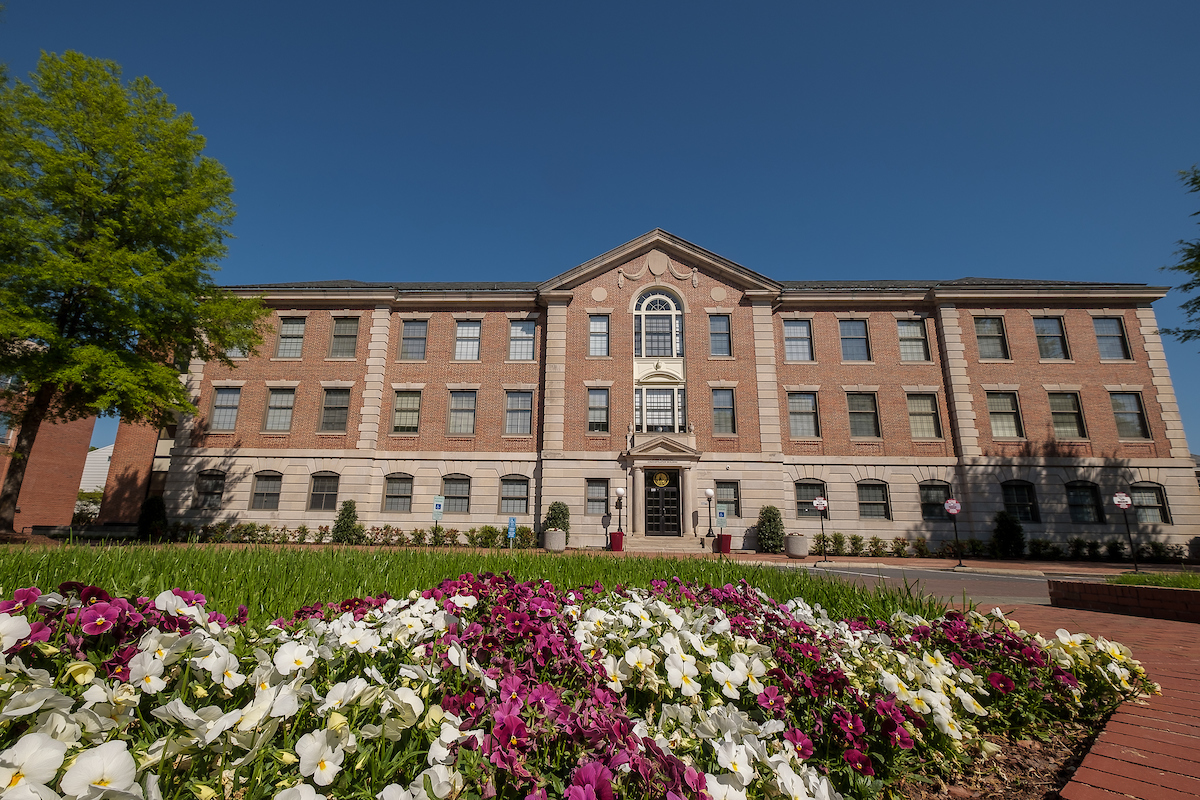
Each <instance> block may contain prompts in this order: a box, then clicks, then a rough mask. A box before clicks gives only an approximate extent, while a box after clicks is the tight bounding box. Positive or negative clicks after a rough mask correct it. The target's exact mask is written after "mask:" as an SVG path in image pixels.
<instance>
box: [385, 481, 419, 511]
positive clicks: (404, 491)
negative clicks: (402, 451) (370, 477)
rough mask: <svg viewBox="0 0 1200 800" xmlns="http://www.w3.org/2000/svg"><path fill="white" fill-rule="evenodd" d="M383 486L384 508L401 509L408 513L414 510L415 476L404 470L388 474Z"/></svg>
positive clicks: (388, 509)
mask: <svg viewBox="0 0 1200 800" xmlns="http://www.w3.org/2000/svg"><path fill="white" fill-rule="evenodd" d="M384 480H385V481H386V483H385V485H384V487H383V510H384V511H399V512H401V513H404V514H407V513H409V512H410V511H412V493H413V478H412V475H407V474H405V473H403V472H396V473H393V474H391V475H388V476H387V478H385V479H384Z"/></svg>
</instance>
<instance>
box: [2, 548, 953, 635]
mask: <svg viewBox="0 0 1200 800" xmlns="http://www.w3.org/2000/svg"><path fill="white" fill-rule="evenodd" d="M0 552H3V555H2V556H0V596H3V597H6V598H7V597H11V596H12V593H13V591H14V590H16V589H19V588H22V587H26V586H37V587H39V588H40V589H41V590H42V591H52V590H53V589H54V588H55V587H57V586H58V585H59V584H60V583H62V582H63V581H68V580H72V581H82V582H84V583H90V584H93V585H95V586H99V587H101V588H103V589H105V590H106V591H108V592H110V593H113V594H116V595H121V596H134V597H136V596H148V597H154V596H155V595H157V594H158V593H159V592H162V591H164V590H166V589H171V588H174V587H180V588H184V589H193V590H196V591H199V592H202V593H203V594H204V595H205V596H206V597H207V598H208V608H209V610H210V611H220V612H222V613H224V614H226V615H228V616H231V617H232V616H233V614H234V612H235V611H236V610H237V607H238V605H239V604H245V605H246V607H247V608H248V609H249V610H250V619H251V621H252V622H263V621H265V620H271V619H274V618H276V617H278V616H284V615H290V614H291V612H292V611H294V610H295V609H297V608H299V607H300V606H304V605H309V604H312V603H318V602H336V601H338V600H343V599H346V598H349V597H363V596H367V595H378V594H381V593H383V592H387V593H388V594H390V595H392V596H393V597H402V596H404V595H406V594H408V592H409V591H411V590H413V589H427V588H431V587H433V586H436V585H437V584H438V583H440V582H441V581H442V580H445V579H446V578H454V577H458V576H459V575H462V574H464V573H468V572H472V573H476V574H479V573H485V572H494V573H503V572H510V573H512V575H513V576H514V577H516V578H518V579H520V580H531V579H542V578H544V579H547V580H550V581H551V582H553V583H554V584H555V586H558V587H559V588H575V587H579V586H591V585H592V584H593V583H595V582H596V581H599V582H600V583H602V584H603V585H604V586H605V587H606V588H611V587H613V586H615V585H616V584H623V585H626V586H640V587H648V586H649V585H650V582H651V581H652V580H655V579H669V578H672V577H675V576H678V577H679V578H681V579H682V580H684V581H691V582H695V583H697V584H699V585H704V584H713V585H716V586H722V585H724V584H726V583H736V582H738V581H739V580H741V579H743V578H744V579H745V580H747V581H748V582H749V583H750V584H752V585H754V586H757V587H758V588H760V589H762V590H763V591H764V592H766V593H767V594H768V595H770V596H771V597H774V598H776V599H777V600H788V599H791V598H793V597H803V598H804V599H805V600H807V601H808V602H809V603H820V604H821V605H822V606H823V607H824V608H825V609H826V610H828V612H829V614H830V616H841V617H858V616H865V617H871V618H887V617H889V616H890V615H891V614H892V613H893V612H894V611H897V610H901V609H902V610H905V611H908V612H909V613H919V614H921V615H923V616H937V615H939V614H941V613H942V612H943V611H944V610H945V606H944V605H943V604H942V603H941V602H940V601H938V600H936V599H934V598H928V597H924V596H921V595H920V594H918V593H917V592H916V591H915V590H912V589H909V590H907V591H896V590H889V589H885V588H882V587H880V588H873V589H863V588H858V587H854V586H852V585H850V584H849V583H847V582H844V581H841V580H837V579H834V578H828V577H825V576H818V575H810V574H808V572H807V571H805V570H790V569H779V568H775V567H761V566H752V565H743V564H739V563H738V562H735V561H730V560H728V559H719V560H718V559H672V558H633V557H628V558H612V557H609V556H604V555H589V554H577V555H576V554H569V555H546V554H541V553H532V552H516V553H511V554H510V553H507V552H502V551H501V552H490V553H477V552H458V551H428V550H410V549H394V550H393V549H376V550H365V549H356V548H324V547H322V548H317V547H312V548H308V547H305V548H276V547H247V548H242V549H234V548H219V547H203V546H185V545H178V546H169V547H160V548H155V547H146V546H137V545H134V546H119V547H87V546H70V545H67V546H63V547H59V548H53V549H51V548H47V549H33V548H29V549H20V548H11V549H8V550H7V551H0Z"/></svg>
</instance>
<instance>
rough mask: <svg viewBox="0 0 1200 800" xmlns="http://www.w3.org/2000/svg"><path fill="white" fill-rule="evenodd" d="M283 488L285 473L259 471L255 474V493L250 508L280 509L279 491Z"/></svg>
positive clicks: (251, 498)
mask: <svg viewBox="0 0 1200 800" xmlns="http://www.w3.org/2000/svg"><path fill="white" fill-rule="evenodd" d="M282 488H283V475H281V474H280V473H278V472H269V471H268V472H259V473H256V474H255V475H254V493H253V494H252V495H251V497H250V508H252V509H262V510H263V511H276V510H278V509H279V492H280V490H282Z"/></svg>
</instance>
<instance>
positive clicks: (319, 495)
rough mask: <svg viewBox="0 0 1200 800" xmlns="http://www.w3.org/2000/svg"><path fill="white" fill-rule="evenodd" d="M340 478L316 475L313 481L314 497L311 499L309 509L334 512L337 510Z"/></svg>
mask: <svg viewBox="0 0 1200 800" xmlns="http://www.w3.org/2000/svg"><path fill="white" fill-rule="evenodd" d="M337 492H338V476H337V475H314V476H313V479H312V496H311V497H310V499H309V503H308V507H309V509H312V510H316V511H332V510H334V509H336V508H337Z"/></svg>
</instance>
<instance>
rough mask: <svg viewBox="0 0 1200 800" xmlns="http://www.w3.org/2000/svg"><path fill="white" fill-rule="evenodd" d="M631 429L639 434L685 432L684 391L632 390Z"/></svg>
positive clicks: (685, 404)
mask: <svg viewBox="0 0 1200 800" xmlns="http://www.w3.org/2000/svg"><path fill="white" fill-rule="evenodd" d="M643 397H644V398H645V407H644V408H643V405H642V400H643ZM643 412H644V415H645V416H644V419H645V421H644V422H643ZM633 428H634V430H636V431H638V432H639V433H640V432H642V431H643V430H645V431H646V432H647V433H678V432H682V431H686V430H687V400H686V394H685V391H684V389H683V388H682V387H680V388H677V389H634V391H633Z"/></svg>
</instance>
